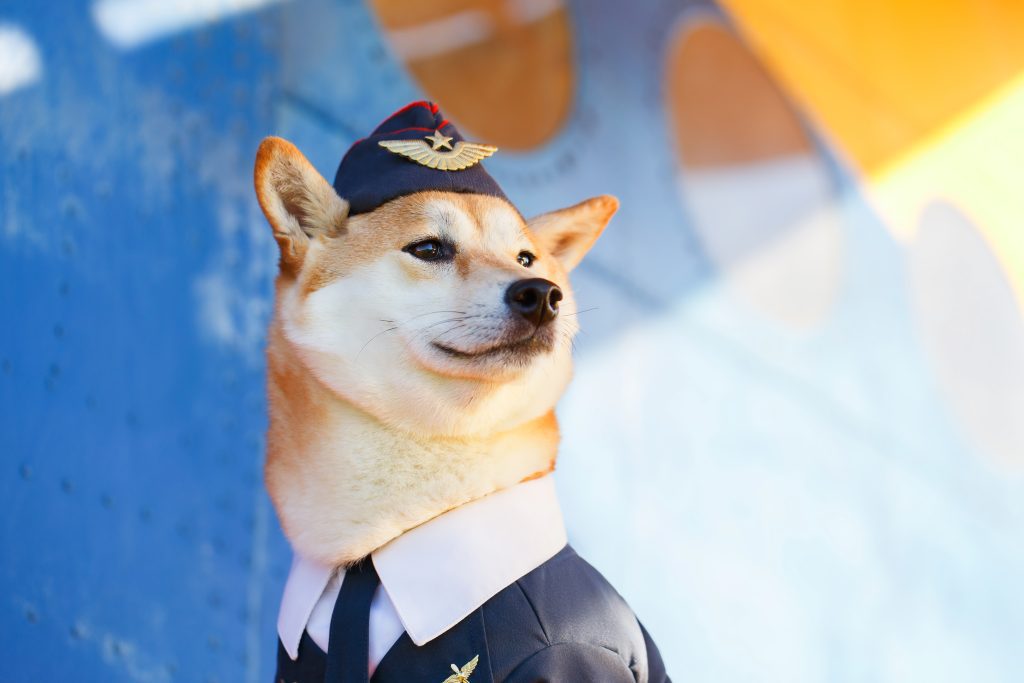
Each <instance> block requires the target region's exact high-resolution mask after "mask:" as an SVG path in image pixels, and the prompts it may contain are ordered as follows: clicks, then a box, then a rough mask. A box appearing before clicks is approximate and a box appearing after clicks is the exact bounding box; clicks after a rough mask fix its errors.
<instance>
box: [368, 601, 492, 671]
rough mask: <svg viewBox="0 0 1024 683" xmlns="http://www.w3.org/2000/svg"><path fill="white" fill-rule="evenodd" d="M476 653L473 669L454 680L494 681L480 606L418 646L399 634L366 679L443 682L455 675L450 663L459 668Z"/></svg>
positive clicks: (404, 634)
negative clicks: (462, 677)
mask: <svg viewBox="0 0 1024 683" xmlns="http://www.w3.org/2000/svg"><path fill="white" fill-rule="evenodd" d="M477 656H479V660H478V661H477V663H476V668H475V669H474V670H473V672H472V673H471V674H469V675H468V676H467V677H466V678H465V679H464V680H458V683H494V676H493V674H492V673H491V657H490V653H489V652H488V651H487V636H486V633H485V631H484V617H483V610H481V609H477V610H474V611H473V613H472V614H470V615H469V616H468V617H466V618H465V619H463V620H462V621H460V622H459V623H458V624H456V625H455V626H453V627H452V628H450V629H449V630H447V631H445V632H444V633H443V634H441V635H440V636H438V637H437V638H434V639H433V640H431V641H430V642H429V643H425V644H424V645H423V646H422V647H417V646H416V644H415V643H413V642H412V639H410V638H409V634H408V633H403V634H402V637H401V638H399V639H398V640H397V641H396V642H395V644H394V645H392V646H391V649H390V650H388V652H387V654H385V655H384V658H383V659H382V660H381V661H380V664H378V665H377V670H376V671H374V673H373V678H371V679H370V680H371V682H372V683H444V681H445V680H447V679H448V677H449V676H454V675H455V672H454V671H452V667H451V665H452V664H454V665H455V666H456V667H457V668H459V669H460V670H461V669H462V667H464V666H465V665H466V664H468V663H469V662H470V661H472V659H473V658H474V657H477Z"/></svg>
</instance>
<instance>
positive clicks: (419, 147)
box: [377, 130, 498, 171]
mask: <svg viewBox="0 0 1024 683" xmlns="http://www.w3.org/2000/svg"><path fill="white" fill-rule="evenodd" d="M427 140H429V141H430V144H428V143H427ZM451 141H452V139H451V138H450V137H448V136H447V135H442V134H441V131H439V130H435V131H434V133H433V135H428V136H426V137H425V138H423V139H422V140H416V139H413V140H381V141H380V142H378V143H377V144H379V145H380V146H381V147H383V148H384V149H386V150H388V151H390V152H394V153H395V154H400V155H402V156H403V157H406V158H407V159H412V160H413V161H415V162H416V163H417V164H422V165H423V166H427V167H429V168H436V169H437V170H439V171H461V170H462V169H464V168H469V167H470V166H475V165H476V164H478V163H479V162H480V160H481V159H486V158H487V157H489V156H491V155H492V154H494V153H495V152H497V151H498V148H497V147H495V146H493V145H484V144H481V143H479V142H466V141H465V140H460V141H459V142H456V143H455V147H452V142H451ZM444 147H447V148H448V149H449V150H451V151H448V152H446V151H444V149H443V148H444Z"/></svg>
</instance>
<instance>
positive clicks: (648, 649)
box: [255, 102, 668, 683]
mask: <svg viewBox="0 0 1024 683" xmlns="http://www.w3.org/2000/svg"><path fill="white" fill-rule="evenodd" d="M495 151H496V148H494V147H492V146H490V145H486V144H482V143H475V142H469V141H466V140H463V139H462V137H461V135H460V134H459V132H458V131H457V130H456V129H455V127H454V126H453V125H452V124H451V123H450V122H449V121H447V120H446V119H444V118H443V116H442V115H441V114H440V111H439V109H438V107H437V105H435V104H433V103H430V102H414V103H412V104H411V105H409V106H407V107H405V108H403V109H400V110H399V111H397V112H395V114H393V115H392V116H391V117H389V118H388V119H386V120H385V121H384V123H382V124H381V125H380V126H378V128H377V129H376V130H375V131H374V132H373V133H372V134H371V135H370V136H369V137H367V138H364V139H362V140H359V141H357V142H356V143H354V144H353V146H352V147H351V148H350V149H349V151H348V152H347V153H346V155H345V157H344V159H343V160H342V162H341V165H340V166H339V169H338V173H337V175H336V177H335V180H334V183H333V184H329V183H328V182H327V181H326V180H325V179H324V178H323V177H321V176H320V174H319V173H317V171H316V170H315V169H314V168H313V167H312V166H311V165H310V163H309V162H308V161H307V160H306V158H305V157H303V155H302V154H301V153H300V152H299V151H298V150H297V149H296V148H295V147H294V146H293V145H292V144H290V143H288V142H286V141H285V140H282V139H280V138H267V139H266V140H264V142H263V144H262V145H261V146H260V149H259V151H258V153H257V157H256V170H255V184H256V194H257V197H258V199H259V203H260V206H261V207H262V209H263V212H264V213H265V214H266V217H267V219H268V221H269V223H270V226H271V228H272V230H273V234H274V238H275V239H276V241H277V244H278V247H279V250H280V272H279V274H278V277H277V283H276V294H275V309H274V317H273V320H272V322H271V324H270V331H269V335H268V342H267V390H268V394H269V405H270V422H269V428H268V438H267V460H266V483H267V489H268V490H269V492H270V496H271V499H272V501H273V503H274V507H275V508H276V510H277V514H278V517H279V519H280V521H281V525H282V527H283V529H284V532H285V535H286V536H287V537H288V539H289V541H290V542H291V544H292V546H293V548H294V550H295V562H294V563H293V566H292V571H291V574H290V575H289V579H288V582H287V584H286V586H285V591H284V596H283V598H282V603H281V610H280V613H279V618H278V635H279V647H278V670H277V680H278V681H285V682H287V683H307V682H312V681H316V682H317V683H320V681H330V682H332V683H336V682H337V681H346V682H348V681H358V682H360V683H363V682H366V681H369V680H371V677H372V681H374V682H375V683H398V682H401V683H417V682H422V683H436V682H437V681H439V680H441V679H443V678H444V677H445V676H447V677H448V678H447V680H455V679H458V681H461V683H469V679H470V676H473V680H472V683H489V682H490V683H493V682H494V681H508V682H509V683H514V682H515V681H539V680H546V681H561V680H600V681H609V682H613V681H622V683H627V682H632V683H650V682H655V683H664V682H665V681H667V680H668V678H667V676H666V675H665V674H664V666H663V665H662V664H661V660H660V655H658V651H657V648H656V647H655V646H654V644H653V642H652V641H651V639H650V637H649V636H648V634H647V632H646V631H645V630H644V629H643V627H642V626H641V625H640V623H639V621H638V620H637V618H636V616H635V615H634V614H633V612H632V610H630V609H629V607H628V605H626V603H625V601H624V600H623V599H622V598H621V596H619V595H618V594H617V593H616V592H615V590H614V589H613V588H612V587H611V586H610V585H608V583H607V581H605V580H604V579H603V577H601V576H600V574H598V573H597V571H596V570H595V569H594V568H593V567H591V566H590V565H588V564H587V563H586V562H585V561H583V560H582V559H581V558H580V557H579V556H578V555H576V554H575V552H574V551H573V550H572V548H571V547H570V546H569V545H568V543H567V535H566V531H565V526H564V523H563V521H562V517H561V511H560V509H559V506H558V502H557V495H556V491H555V488H554V484H553V480H552V477H551V476H548V475H549V473H550V472H551V471H552V470H553V469H554V467H555V462H556V458H557V454H558V440H559V434H558V424H557V422H556V419H555V413H554V407H555V403H556V402H557V401H558V399H559V397H560V396H561V394H562V392H563V391H564V390H565V388H566V384H567V383H568V381H569V378H570V375H571V374H572V357H571V343H572V339H573V337H574V335H575V334H576V332H577V319H576V312H577V308H576V300H575V298H574V296H573V292H572V288H571V286H570V284H569V277H568V275H569V273H570V272H571V271H572V269H573V268H574V267H575V266H576V265H577V264H578V263H579V262H580V259H582V258H583V256H584V254H586V252H587V251H588V250H589V249H590V247H591V246H592V245H593V244H594V241H595V240H596V239H597V238H598V236H599V235H600V234H601V232H602V231H603V230H604V228H605V226H606V225H607V224H608V221H609V220H610V219H611V218H612V215H613V214H614V213H615V212H616V210H617V209H618V201H617V200H616V199H615V198H614V197H611V196H599V197H595V198H593V199H588V200H586V201H583V202H581V203H579V204H576V205H574V206H570V207H569V208H565V209H560V210H556V211H552V212H550V213H545V214H543V215H540V216H537V217H534V218H531V219H529V220H527V219H524V218H523V217H522V215H520V213H519V211H518V210H517V209H516V208H515V207H514V206H513V205H512V203H511V202H509V200H508V199H507V198H506V197H505V195H504V192H503V191H502V190H501V188H500V186H499V185H498V184H497V183H496V182H495V181H494V179H493V178H491V177H490V176H489V175H488V174H487V172H486V171H485V170H484V169H483V167H482V165H481V164H480V161H481V160H482V159H484V158H486V157H487V156H489V155H491V154H493V153H494V152H495ZM463 662H465V664H463ZM453 672H454V673H453Z"/></svg>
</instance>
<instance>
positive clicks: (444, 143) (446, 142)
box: [425, 130, 452, 150]
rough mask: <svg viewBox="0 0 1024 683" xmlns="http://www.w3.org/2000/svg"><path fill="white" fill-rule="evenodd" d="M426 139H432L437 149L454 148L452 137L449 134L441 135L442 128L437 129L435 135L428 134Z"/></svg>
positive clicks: (431, 141)
mask: <svg viewBox="0 0 1024 683" xmlns="http://www.w3.org/2000/svg"><path fill="white" fill-rule="evenodd" d="M425 139H426V140H430V143H431V144H432V145H433V146H434V149H435V150H437V149H441V148H442V147H447V148H448V149H451V148H452V139H451V138H450V137H449V136H447V135H441V131H440V130H435V131H434V134H433V135H428V136H427V137H426V138H425Z"/></svg>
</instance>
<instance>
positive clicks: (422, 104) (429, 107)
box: [381, 100, 438, 123]
mask: <svg viewBox="0 0 1024 683" xmlns="http://www.w3.org/2000/svg"><path fill="white" fill-rule="evenodd" d="M413 107H426V109H427V111H429V112H430V113H431V114H436V113H437V112H438V106H437V105H436V104H434V103H433V102H428V101H426V100H420V101H419V102H410V103H409V104H407V105H405V106H404V107H402V108H401V109H399V110H398V111H396V112H395V113H393V114H392V115H391V116H388V117H387V118H385V119H384V121H387V120H388V119H393V118H394V117H396V116H398V115H399V114H404V113H405V112H407V111H409V110H410V109H412V108H413ZM384 121H381V123H384Z"/></svg>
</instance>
